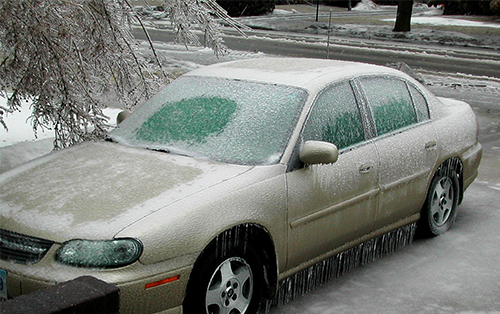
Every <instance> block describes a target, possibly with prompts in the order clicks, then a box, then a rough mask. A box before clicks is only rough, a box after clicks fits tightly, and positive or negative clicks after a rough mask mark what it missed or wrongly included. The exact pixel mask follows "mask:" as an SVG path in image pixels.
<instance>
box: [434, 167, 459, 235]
mask: <svg viewBox="0 0 500 314" xmlns="http://www.w3.org/2000/svg"><path fill="white" fill-rule="evenodd" d="M454 199H455V192H454V190H453V183H452V181H451V179H450V178H448V177H444V178H441V179H440V180H439V182H438V183H437V184H436V186H435V187H434V191H433V193H432V199H431V206H430V211H431V217H432V220H433V222H434V223H435V224H436V226H438V227H441V226H442V225H444V224H446V222H447V221H448V219H449V218H450V215H451V213H452V210H453V205H454Z"/></svg>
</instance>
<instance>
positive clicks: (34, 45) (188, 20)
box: [0, 0, 235, 149]
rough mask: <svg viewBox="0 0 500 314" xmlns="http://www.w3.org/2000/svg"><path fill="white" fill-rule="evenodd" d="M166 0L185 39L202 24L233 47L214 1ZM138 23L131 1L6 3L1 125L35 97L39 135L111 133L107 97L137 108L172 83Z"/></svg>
mask: <svg viewBox="0 0 500 314" xmlns="http://www.w3.org/2000/svg"><path fill="white" fill-rule="evenodd" d="M162 4H163V6H164V8H165V11H166V13H167V14H168V16H169V17H170V20H171V22H172V23H173V25H174V26H175V29H176V31H177V37H178V39H179V40H180V41H182V42H184V43H186V44H197V43H199V40H198V37H197V36H196V35H195V34H194V28H195V27H198V28H199V29H201V30H202V31H204V32H205V34H206V35H207V36H206V37H207V39H206V43H207V44H208V45H209V46H210V47H211V48H212V49H214V50H215V51H216V53H223V52H224V51H225V46H224V45H223V42H222V40H221V38H220V33H221V25H220V24H219V23H218V22H217V21H216V20H215V18H216V17H219V18H222V19H223V20H226V21H227V22H228V23H232V25H235V24H234V23H233V22H232V21H231V20H230V18H229V17H228V16H227V14H226V13H225V12H224V10H223V9H221V8H220V6H218V5H217V3H216V2H215V1H214V0H162ZM133 23H137V24H139V25H142V21H141V20H140V19H139V17H138V16H137V14H136V13H135V11H134V9H133V7H132V6H131V4H130V3H129V1H128V0H16V1H11V0H0V96H3V97H6V98H7V106H6V107H0V124H2V125H3V126H4V127H5V128H7V127H8V126H7V125H5V122H4V119H3V118H4V115H5V114H9V113H13V112H14V111H16V110H20V108H21V106H22V105H23V103H25V102H26V101H29V102H30V103H31V110H32V114H31V117H30V118H31V124H32V127H33V130H34V132H35V134H36V132H37V131H38V130H44V129H53V130H54V132H55V140H54V147H55V148H56V149H57V148H62V147H66V146H69V145H72V144H75V143H78V142H81V141H85V140H89V139H95V138H101V137H103V136H104V134H105V133H106V125H107V121H108V117H106V116H105V115H104V114H103V109H104V108H105V107H106V102H107V101H110V100H112V101H119V102H121V103H122V104H123V107H124V108H128V109H130V108H132V107H134V106H135V105H137V104H138V103H140V102H142V101H143V100H145V99H147V98H149V97H150V96H151V95H152V94H154V93H155V92H156V91H157V89H158V88H159V87H160V86H161V85H162V84H165V83H166V82H168V77H167V75H166V73H165V72H164V70H163V69H162V68H161V62H160V61H161V60H160V59H159V58H158V56H156V58H155V60H154V62H149V61H150V60H145V59H144V57H143V56H142V55H141V53H140V51H139V49H138V43H137V42H136V41H135V39H134V38H133V36H132V35H131V26H132V24H133ZM143 29H144V30H145V28H143ZM151 48H152V49H153V51H154V48H153V47H152V46H151ZM155 55H156V54H155ZM110 98H112V99H110Z"/></svg>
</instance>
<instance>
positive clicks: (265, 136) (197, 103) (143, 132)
mask: <svg viewBox="0 0 500 314" xmlns="http://www.w3.org/2000/svg"><path fill="white" fill-rule="evenodd" d="M306 96H307V95H306V92H305V91H303V90H301V89H297V88H294V87H289V86H281V85H271V84H261V83H255V82H245V81H236V80H227V79H220V78H210V77H208V78H207V77H181V78H180V79H178V80H176V81H174V82H173V83H171V84H170V85H168V86H167V88H166V89H165V90H163V91H162V92H161V93H160V94H158V95H157V96H155V97H154V98H153V99H151V100H150V101H148V102H147V103H145V104H144V105H143V106H141V108H139V109H138V110H136V112H134V114H133V115H131V116H130V117H129V118H128V119H127V120H125V121H124V122H123V123H122V124H121V125H120V128H119V129H117V130H115V131H113V132H112V135H111V136H112V138H113V139H114V140H116V141H118V142H121V143H124V144H127V145H132V146H139V147H144V148H150V149H157V150H165V151H169V152H172V153H180V154H185V155H190V156H195V157H200V158H208V159H211V160H216V161H221V162H228V163H236V164H247V165H253V164H274V163H277V162H279V160H280V158H281V155H282V154H283V151H284V149H285V145H286V144H287V142H288V139H289V137H290V134H291V132H292V130H293V128H294V126H295V123H296V120H297V118H298V115H299V113H300V110H301V109H302V105H303V103H304V101H305V99H306Z"/></svg>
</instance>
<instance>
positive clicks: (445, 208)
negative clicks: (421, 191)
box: [418, 168, 459, 237]
mask: <svg viewBox="0 0 500 314" xmlns="http://www.w3.org/2000/svg"><path fill="white" fill-rule="evenodd" d="M458 189H459V183H458V175H457V173H456V172H455V170H453V169H446V168H445V169H439V170H438V172H436V174H435V175H434V178H433V179H432V181H431V185H430V187H429V192H428V194H427V199H426V201H425V204H424V207H423V209H422V216H421V218H420V222H419V226H418V228H419V229H420V230H419V233H420V234H421V235H423V236H431V237H432V236H438V235H440V234H443V233H445V232H446V231H448V229H450V227H451V226H452V225H453V222H454V221H455V216H456V210H457V206H458V201H459V190H458Z"/></svg>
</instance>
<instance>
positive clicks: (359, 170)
mask: <svg viewBox="0 0 500 314" xmlns="http://www.w3.org/2000/svg"><path fill="white" fill-rule="evenodd" d="M365 138H366V136H365V124H364V123H363V119H362V115H361V114H360V110H359V108H358V104H357V102H356V98H355V96H354V93H353V89H352V87H351V85H350V82H342V83H338V84H335V85H332V86H330V87H328V88H326V89H325V90H324V91H323V92H322V93H320V95H319V96H318V98H317V100H316V102H315V104H314V105H313V107H312V110H311V113H310V115H309V117H308V119H307V122H306V125H305V127H304V130H303V132H302V140H301V142H302V143H304V142H306V141H308V140H316V141H325V142H330V143H333V144H335V145H336V146H337V148H338V149H339V152H340V155H339V158H338V160H337V162H335V163H333V164H322V165H304V166H303V167H299V169H295V170H293V171H290V172H288V173H287V174H286V179H287V185H288V201H289V204H288V209H289V213H288V215H289V217H288V221H289V239H288V240H289V247H288V252H289V255H288V257H289V258H288V268H293V267H296V266H298V265H300V264H302V263H305V262H307V261H310V260H313V259H315V258H317V257H327V255H324V254H328V253H329V252H332V251H333V250H335V249H336V248H339V247H341V246H343V245H344V244H346V243H348V242H349V241H353V240H355V239H357V238H359V237H361V236H363V235H365V234H367V233H369V232H370V231H371V230H372V227H373V225H374V222H375V217H376V204H377V201H376V196H377V194H378V182H377V181H378V157H377V152H376V147H375V145H374V144H373V143H372V142H370V141H366V140H365Z"/></svg>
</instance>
